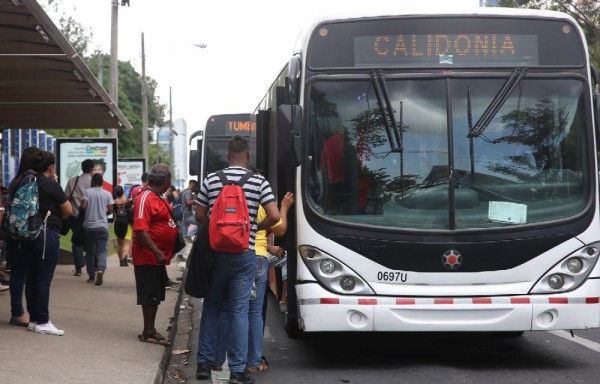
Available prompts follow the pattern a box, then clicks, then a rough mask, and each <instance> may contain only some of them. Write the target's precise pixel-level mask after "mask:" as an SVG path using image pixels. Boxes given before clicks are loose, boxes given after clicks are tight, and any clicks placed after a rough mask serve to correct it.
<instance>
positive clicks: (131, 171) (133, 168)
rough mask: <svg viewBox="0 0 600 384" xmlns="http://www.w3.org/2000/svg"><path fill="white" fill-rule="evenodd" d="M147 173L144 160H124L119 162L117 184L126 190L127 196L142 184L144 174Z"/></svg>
mask: <svg viewBox="0 0 600 384" xmlns="http://www.w3.org/2000/svg"><path fill="white" fill-rule="evenodd" d="M144 172H146V161H145V160H144V159H143V158H123V159H119V161H118V162H117V184H118V185H120V186H122V187H123V189H124V190H125V196H129V191H130V190H131V188H133V187H134V186H135V185H140V184H142V173H144Z"/></svg>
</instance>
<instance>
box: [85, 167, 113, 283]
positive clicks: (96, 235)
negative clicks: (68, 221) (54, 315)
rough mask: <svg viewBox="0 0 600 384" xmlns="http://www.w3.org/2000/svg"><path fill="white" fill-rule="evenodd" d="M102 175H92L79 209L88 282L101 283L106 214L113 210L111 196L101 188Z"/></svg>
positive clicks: (104, 269)
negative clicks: (83, 233)
mask: <svg viewBox="0 0 600 384" xmlns="http://www.w3.org/2000/svg"><path fill="white" fill-rule="evenodd" d="M103 181H104V180H103V178H102V175H101V174H99V173H96V174H94V175H93V176H92V188H90V189H88V190H87V191H85V193H84V194H83V199H81V206H80V209H81V211H82V212H85V213H83V215H84V217H83V228H84V230H85V267H86V268H85V269H86V271H87V274H88V276H89V278H88V280H87V281H88V283H92V282H94V279H95V284H96V285H102V282H103V277H104V273H105V272H106V257H107V244H108V215H110V214H111V213H112V212H113V203H114V201H113V197H112V195H111V194H110V193H109V192H108V191H106V190H104V189H103V188H102V183H103Z"/></svg>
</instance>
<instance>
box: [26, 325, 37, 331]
mask: <svg viewBox="0 0 600 384" xmlns="http://www.w3.org/2000/svg"><path fill="white" fill-rule="evenodd" d="M35 327H37V323H29V324H27V330H28V331H31V332H33V331H35Z"/></svg>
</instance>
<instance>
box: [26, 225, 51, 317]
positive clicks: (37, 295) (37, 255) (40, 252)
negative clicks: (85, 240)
mask: <svg viewBox="0 0 600 384" xmlns="http://www.w3.org/2000/svg"><path fill="white" fill-rule="evenodd" d="M59 239H60V234H59V233H58V231H54V230H47V231H46V236H44V233H43V232H42V233H41V234H40V236H38V238H37V239H35V240H33V241H21V248H20V250H19V254H20V255H22V256H24V257H25V259H26V263H27V283H26V285H25V297H26V298H27V311H28V312H29V318H30V320H29V321H31V322H33V323H38V324H46V323H47V322H48V321H49V320H50V314H49V311H48V305H49V303H50V285H51V284H52V278H53V277H54V270H55V269H56V263H57V261H58V252H59V247H60V242H59ZM44 243H45V245H46V249H45V251H44Z"/></svg>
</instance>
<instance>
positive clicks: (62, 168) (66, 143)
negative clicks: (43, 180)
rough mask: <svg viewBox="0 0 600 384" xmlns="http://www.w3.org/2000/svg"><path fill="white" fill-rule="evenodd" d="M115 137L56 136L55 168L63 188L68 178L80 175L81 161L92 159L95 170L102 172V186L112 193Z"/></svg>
mask: <svg viewBox="0 0 600 384" xmlns="http://www.w3.org/2000/svg"><path fill="white" fill-rule="evenodd" d="M117 150H118V147H117V139H116V138H86V139H76V138H57V139H56V168H57V174H58V182H59V183H60V186H61V187H62V188H63V189H65V187H66V186H67V182H68V181H69V179H70V178H72V177H75V176H78V175H81V163H82V162H83V161H84V160H86V159H91V160H94V161H95V162H96V163H97V164H95V168H96V171H95V172H102V173H103V175H102V176H103V178H104V183H103V184H102V188H103V189H105V190H106V191H108V192H110V194H111V195H112V194H113V186H114V185H115V182H116V180H117Z"/></svg>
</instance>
